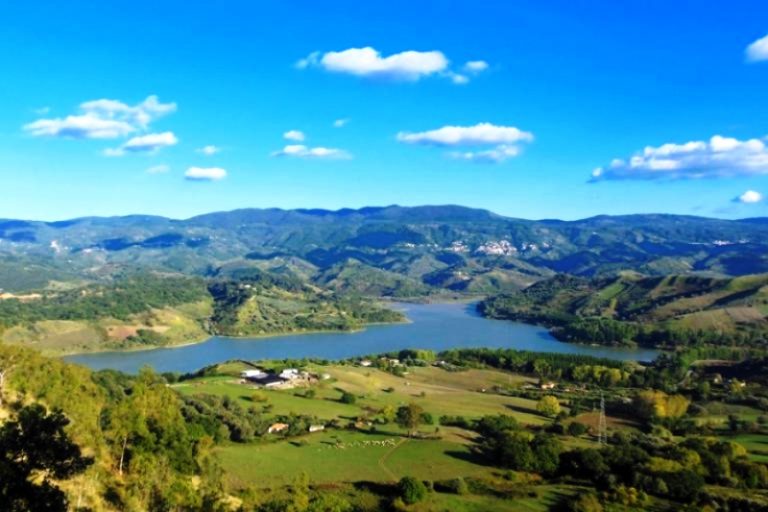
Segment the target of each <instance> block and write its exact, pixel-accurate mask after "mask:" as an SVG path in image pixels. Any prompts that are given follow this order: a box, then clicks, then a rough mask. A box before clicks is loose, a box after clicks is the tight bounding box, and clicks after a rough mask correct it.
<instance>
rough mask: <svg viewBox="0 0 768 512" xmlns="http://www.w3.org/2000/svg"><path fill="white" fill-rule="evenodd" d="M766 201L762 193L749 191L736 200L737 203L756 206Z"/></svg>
mask: <svg viewBox="0 0 768 512" xmlns="http://www.w3.org/2000/svg"><path fill="white" fill-rule="evenodd" d="M763 199H764V197H763V194H761V193H760V192H757V191H755V190H747V191H746V192H744V193H743V194H741V195H740V196H738V197H736V198H734V202H737V203H744V204H754V203H759V202H760V201H762V200H763Z"/></svg>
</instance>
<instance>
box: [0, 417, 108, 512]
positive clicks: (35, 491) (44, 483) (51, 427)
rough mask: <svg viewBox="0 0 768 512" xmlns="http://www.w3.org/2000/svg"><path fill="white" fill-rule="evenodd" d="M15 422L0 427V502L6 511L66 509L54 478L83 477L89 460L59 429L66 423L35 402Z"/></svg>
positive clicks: (64, 419)
mask: <svg viewBox="0 0 768 512" xmlns="http://www.w3.org/2000/svg"><path fill="white" fill-rule="evenodd" d="M15 417H16V419H14V420H11V421H6V422H5V423H4V424H3V425H2V426H0V503H2V504H3V510H7V511H8V512H16V511H18V512H23V511H26V510H40V511H43V510H45V511H50V512H54V511H62V512H64V511H65V510H67V498H66V496H65V495H64V493H63V492H62V491H61V490H60V489H59V488H58V487H56V485H55V484H54V483H53V480H64V479H68V478H71V477H72V476H74V475H76V474H78V473H82V472H83V471H84V470H85V469H86V468H87V467H88V466H89V465H90V464H92V463H93V459H90V458H87V457H83V456H82V454H81V453H80V447H79V446H77V445H76V444H75V443H73V442H72V440H71V439H70V438H69V436H68V435H67V433H66V432H65V431H64V427H66V426H67V425H68V424H69V420H68V419H67V418H66V417H65V416H64V415H63V414H62V413H61V411H54V412H53V413H50V414H48V413H47V412H46V410H45V408H44V407H43V406H42V405H40V404H33V405H29V406H26V407H23V408H22V409H21V410H19V411H18V412H17V413H16V414H15Z"/></svg>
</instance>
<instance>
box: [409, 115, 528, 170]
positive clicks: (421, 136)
mask: <svg viewBox="0 0 768 512" xmlns="http://www.w3.org/2000/svg"><path fill="white" fill-rule="evenodd" d="M397 140H399V141H400V142H404V143H406V144H419V145H423V146H448V147H479V148H480V149H472V150H471V151H452V152H450V153H448V156H449V157H451V158H453V159H455V160H466V161H468V162H477V163H494V164H499V163H502V162H505V161H506V160H509V159H510V158H513V157H516V156H518V155H519V154H520V152H521V149H520V144H521V143H525V142H531V141H533V134H532V133H530V132H526V131H523V130H520V129H519V128H516V127H514V126H497V125H494V124H491V123H478V124H476V125H474V126H443V127H442V128H438V129H436V130H429V131H426V132H417V133H412V132H400V133H398V134H397Z"/></svg>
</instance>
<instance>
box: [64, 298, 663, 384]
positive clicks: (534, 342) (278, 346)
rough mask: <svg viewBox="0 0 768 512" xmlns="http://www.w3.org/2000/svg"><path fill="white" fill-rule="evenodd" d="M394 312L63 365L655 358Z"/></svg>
mask: <svg viewBox="0 0 768 512" xmlns="http://www.w3.org/2000/svg"><path fill="white" fill-rule="evenodd" d="M397 307H398V308H400V309H402V310H403V311H404V312H405V313H406V315H408V318H409V319H410V320H411V323H408V324H397V325H376V326H372V327H369V328H368V329H366V330H365V331H361V332H355V333H320V334H299V335H296V334H291V335H284V336H274V337H269V338H255V339H249V338H238V339H236V338H224V337H219V336H214V337H212V338H210V339H208V340H207V341H205V342H203V343H199V344H197V345H188V346H185V347H178V348H170V349H157V350H145V351H141V352H107V353H100V354H82V355H75V356H68V357H66V358H65V359H66V360H68V361H70V362H74V363H80V364H83V365H86V366H89V367H91V368H93V369H103V368H113V369H116V370H122V371H125V372H130V373H134V372H136V371H137V370H138V369H139V368H141V367H142V366H145V365H149V366H152V367H153V368H155V370H157V371H160V372H165V371H178V372H188V371H193V370H197V369H198V368H202V367H203V366H207V365H210V364H213V363H218V362H221V361H226V360H228V359H247V360H256V359H284V358H297V359H298V358H304V357H316V358H323V359H345V358H348V357H354V356H361V355H366V354H377V353H381V352H388V351H394V350H400V349H404V348H423V349H431V350H435V351H440V350H446V349H450V348H467V347H488V348H513V349H518V350H533V351H539V352H562V353H566V354H586V355H592V356H597V357H607V358H611V359H620V360H639V361H649V360H652V359H653V358H654V357H656V354H657V351H655V350H650V349H629V348H607V347H592V346H585V345H573V344H569V343H562V342H560V341H557V340H556V339H554V338H553V337H552V336H550V335H549V333H548V332H547V331H546V329H544V328H542V327H538V326H535V325H527V324H521V323H514V322H507V321H502V320H488V319H486V318H483V317H481V316H480V315H479V314H478V313H477V311H476V309H475V306H474V304H469V305H467V304H398V305H397Z"/></svg>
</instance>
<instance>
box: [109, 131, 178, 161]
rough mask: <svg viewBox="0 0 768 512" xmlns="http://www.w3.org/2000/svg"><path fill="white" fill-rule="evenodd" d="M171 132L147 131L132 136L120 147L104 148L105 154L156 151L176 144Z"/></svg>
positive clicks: (176, 140)
mask: <svg viewBox="0 0 768 512" xmlns="http://www.w3.org/2000/svg"><path fill="white" fill-rule="evenodd" d="M178 142H179V139H177V138H176V135H174V134H173V132H162V133H148V134H146V135H139V136H138V137H133V138H131V139H129V140H128V141H126V142H125V143H123V144H122V145H121V146H120V147H117V148H109V149H106V150H104V154H105V155H106V156H123V155H124V154H126V153H156V152H157V151H159V150H160V149H162V148H164V147H169V146H175V145H176V144H178Z"/></svg>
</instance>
